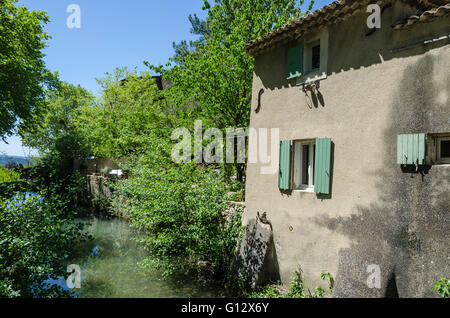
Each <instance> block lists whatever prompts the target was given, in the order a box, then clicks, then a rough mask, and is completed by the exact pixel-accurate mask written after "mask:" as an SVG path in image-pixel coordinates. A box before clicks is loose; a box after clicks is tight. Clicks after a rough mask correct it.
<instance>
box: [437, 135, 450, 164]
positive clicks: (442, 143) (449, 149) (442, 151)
mask: <svg viewBox="0 0 450 318" xmlns="http://www.w3.org/2000/svg"><path fill="white" fill-rule="evenodd" d="M437 159H438V161H439V162H442V163H450V137H441V138H437Z"/></svg>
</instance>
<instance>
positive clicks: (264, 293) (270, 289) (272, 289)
mask: <svg viewBox="0 0 450 318" xmlns="http://www.w3.org/2000/svg"><path fill="white" fill-rule="evenodd" d="M281 297H283V295H282V294H281V293H280V291H279V290H278V289H277V287H276V286H274V285H267V286H265V287H263V288H261V289H258V290H257V291H254V292H253V293H251V294H250V295H249V298H281Z"/></svg>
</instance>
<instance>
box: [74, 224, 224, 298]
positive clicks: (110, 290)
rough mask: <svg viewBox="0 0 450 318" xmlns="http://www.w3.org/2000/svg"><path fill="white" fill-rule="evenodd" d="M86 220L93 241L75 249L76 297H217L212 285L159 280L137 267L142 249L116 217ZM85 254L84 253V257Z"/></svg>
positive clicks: (131, 232) (128, 229)
mask: <svg viewBox="0 0 450 318" xmlns="http://www.w3.org/2000/svg"><path fill="white" fill-rule="evenodd" d="M85 221H89V222H90V223H91V226H90V227H89V232H90V233H89V234H91V235H92V236H93V240H92V241H90V242H87V243H84V244H83V245H82V246H80V247H78V248H77V249H76V254H77V256H75V257H74V258H73V259H72V260H71V263H72V264H78V265H80V267H81V272H82V274H81V277H82V281H81V289H74V291H75V292H76V293H77V296H78V297H83V298H84V297H87V298H91V297H92V298H97V297H119V298H127V297H138V298H146V297H152V298H159V297H168V298H170V297H218V296H219V295H218V294H217V290H216V289H214V287H212V286H203V285H199V284H196V283H192V282H186V281H184V282H173V281H168V280H162V279H161V278H160V276H159V275H157V274H156V273H151V272H148V271H146V270H144V269H142V268H141V267H140V266H139V264H138V263H139V262H140V261H142V259H143V258H144V257H145V251H144V250H143V249H142V248H139V247H138V245H137V243H136V242H135V241H134V240H133V231H134V230H133V229H132V228H131V227H130V226H129V224H128V223H127V222H125V221H122V220H120V219H103V218H94V219H90V220H85ZM86 255H88V256H87V257H86Z"/></svg>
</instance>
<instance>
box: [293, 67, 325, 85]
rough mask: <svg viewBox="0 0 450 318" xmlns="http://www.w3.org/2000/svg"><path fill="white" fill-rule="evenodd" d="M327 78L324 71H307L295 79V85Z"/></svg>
mask: <svg viewBox="0 0 450 318" xmlns="http://www.w3.org/2000/svg"><path fill="white" fill-rule="evenodd" d="M326 78H327V74H326V73H325V72H321V71H319V70H316V71H312V72H309V73H307V74H305V75H302V76H299V77H298V79H297V83H296V84H297V85H303V84H310V83H314V82H316V81H321V80H324V79H326Z"/></svg>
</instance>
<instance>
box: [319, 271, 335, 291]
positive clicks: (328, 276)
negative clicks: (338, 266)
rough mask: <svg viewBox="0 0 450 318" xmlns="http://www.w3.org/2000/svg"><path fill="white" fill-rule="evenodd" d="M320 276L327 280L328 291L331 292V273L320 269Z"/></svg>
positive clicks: (332, 279) (332, 284)
mask: <svg viewBox="0 0 450 318" xmlns="http://www.w3.org/2000/svg"><path fill="white" fill-rule="evenodd" d="M320 278H322V279H323V280H325V281H326V280H327V279H328V291H329V292H330V294H331V293H332V292H333V288H334V278H333V275H331V274H330V273H329V272H327V271H325V270H324V271H322V273H321V274H320Z"/></svg>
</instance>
